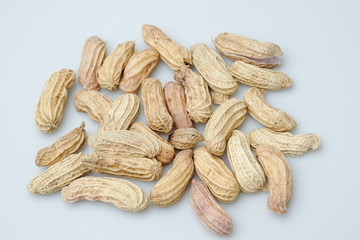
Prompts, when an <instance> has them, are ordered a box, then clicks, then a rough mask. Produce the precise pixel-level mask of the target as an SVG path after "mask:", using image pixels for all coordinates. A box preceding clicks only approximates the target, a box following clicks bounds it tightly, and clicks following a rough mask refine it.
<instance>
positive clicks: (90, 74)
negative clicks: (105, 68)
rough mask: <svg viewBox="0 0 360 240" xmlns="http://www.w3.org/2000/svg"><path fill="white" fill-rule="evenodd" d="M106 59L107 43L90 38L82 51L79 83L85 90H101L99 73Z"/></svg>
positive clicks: (94, 37)
mask: <svg viewBox="0 0 360 240" xmlns="http://www.w3.org/2000/svg"><path fill="white" fill-rule="evenodd" d="M105 57H106V49H105V42H103V40H101V39H100V38H98V37H96V36H92V37H90V38H88V39H87V40H86V41H85V43H84V47H83V50H82V55H81V61H80V66H79V71H78V75H79V82H80V83H81V85H82V87H83V88H84V89H85V90H99V88H100V85H99V83H98V82H97V71H98V70H99V68H100V67H101V65H102V63H103V61H104V59H105Z"/></svg>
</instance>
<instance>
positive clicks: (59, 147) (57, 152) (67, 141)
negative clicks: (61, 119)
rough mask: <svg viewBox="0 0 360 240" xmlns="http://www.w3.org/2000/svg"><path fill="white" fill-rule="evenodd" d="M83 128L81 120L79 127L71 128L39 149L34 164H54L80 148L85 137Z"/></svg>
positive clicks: (42, 165) (46, 165)
mask: <svg viewBox="0 0 360 240" xmlns="http://www.w3.org/2000/svg"><path fill="white" fill-rule="evenodd" d="M84 128H85V122H82V124H81V126H80V127H78V128H75V129H73V130H71V131H70V132H68V133H67V134H65V135H64V136H62V137H61V138H59V139H58V140H56V142H54V143H53V144H51V145H50V146H48V147H45V148H42V149H40V150H39V151H38V153H37V155H36V159H35V163H36V165H37V166H39V167H48V166H51V165H54V164H55V163H57V162H59V161H61V160H62V159H64V158H65V157H66V156H68V155H70V154H72V153H74V152H76V151H78V150H79V149H81V148H82V147H83V146H84V144H85V142H86V139H87V134H86V131H85V129H84Z"/></svg>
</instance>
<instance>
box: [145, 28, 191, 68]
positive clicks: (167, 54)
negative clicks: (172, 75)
mask: <svg viewBox="0 0 360 240" xmlns="http://www.w3.org/2000/svg"><path fill="white" fill-rule="evenodd" d="M142 35H143V38H144V41H145V42H146V44H147V45H148V46H149V47H152V48H155V49H156V50H157V51H158V52H159V53H160V58H161V59H162V60H163V61H164V62H165V63H166V64H167V65H168V66H169V67H170V68H171V69H172V70H175V71H176V70H179V69H181V68H182V67H187V66H189V65H190V64H191V63H192V62H191V53H190V51H189V50H187V49H186V48H185V47H183V46H181V45H180V44H178V43H177V42H175V41H173V40H172V39H170V38H169V37H168V36H166V35H165V34H164V33H163V32H162V31H161V30H160V29H159V28H158V27H155V26H153V25H143V26H142Z"/></svg>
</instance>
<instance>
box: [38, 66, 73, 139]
mask: <svg viewBox="0 0 360 240" xmlns="http://www.w3.org/2000/svg"><path fill="white" fill-rule="evenodd" d="M75 78H76V74H75V72H74V71H73V70H70V69H61V70H60V71H58V72H55V73H53V74H51V76H50V78H49V79H48V80H47V81H46V83H45V86H44V89H43V91H42V94H41V96H40V99H39V102H38V104H37V106H36V112H35V122H36V126H37V127H38V128H39V130H40V131H41V132H46V133H50V132H53V131H55V129H56V128H57V127H58V125H59V123H60V121H61V118H62V114H63V110H64V104H65V101H66V99H67V96H68V90H69V88H70V87H71V86H72V85H73V84H74V82H75Z"/></svg>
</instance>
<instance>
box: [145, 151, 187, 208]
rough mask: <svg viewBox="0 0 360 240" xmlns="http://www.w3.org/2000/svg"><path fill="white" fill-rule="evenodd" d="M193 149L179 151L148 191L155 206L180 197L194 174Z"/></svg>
mask: <svg viewBox="0 0 360 240" xmlns="http://www.w3.org/2000/svg"><path fill="white" fill-rule="evenodd" d="M192 156H193V151H192V150H190V149H188V150H183V151H181V152H179V153H178V154H177V155H176V157H175V159H174V163H173V165H172V167H171V169H170V170H169V172H167V173H166V174H165V176H163V177H162V178H161V179H160V180H159V181H158V182H157V183H156V184H155V186H154V188H153V189H152V190H151V193H150V200H151V202H152V203H153V204H154V205H155V206H157V207H168V206H171V205H173V204H175V203H176V202H177V201H179V199H180V198H181V197H182V195H183V194H184V192H185V190H186V186H187V185H188V183H189V182H190V180H191V178H192V176H193V174H194V162H193V159H192Z"/></svg>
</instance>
